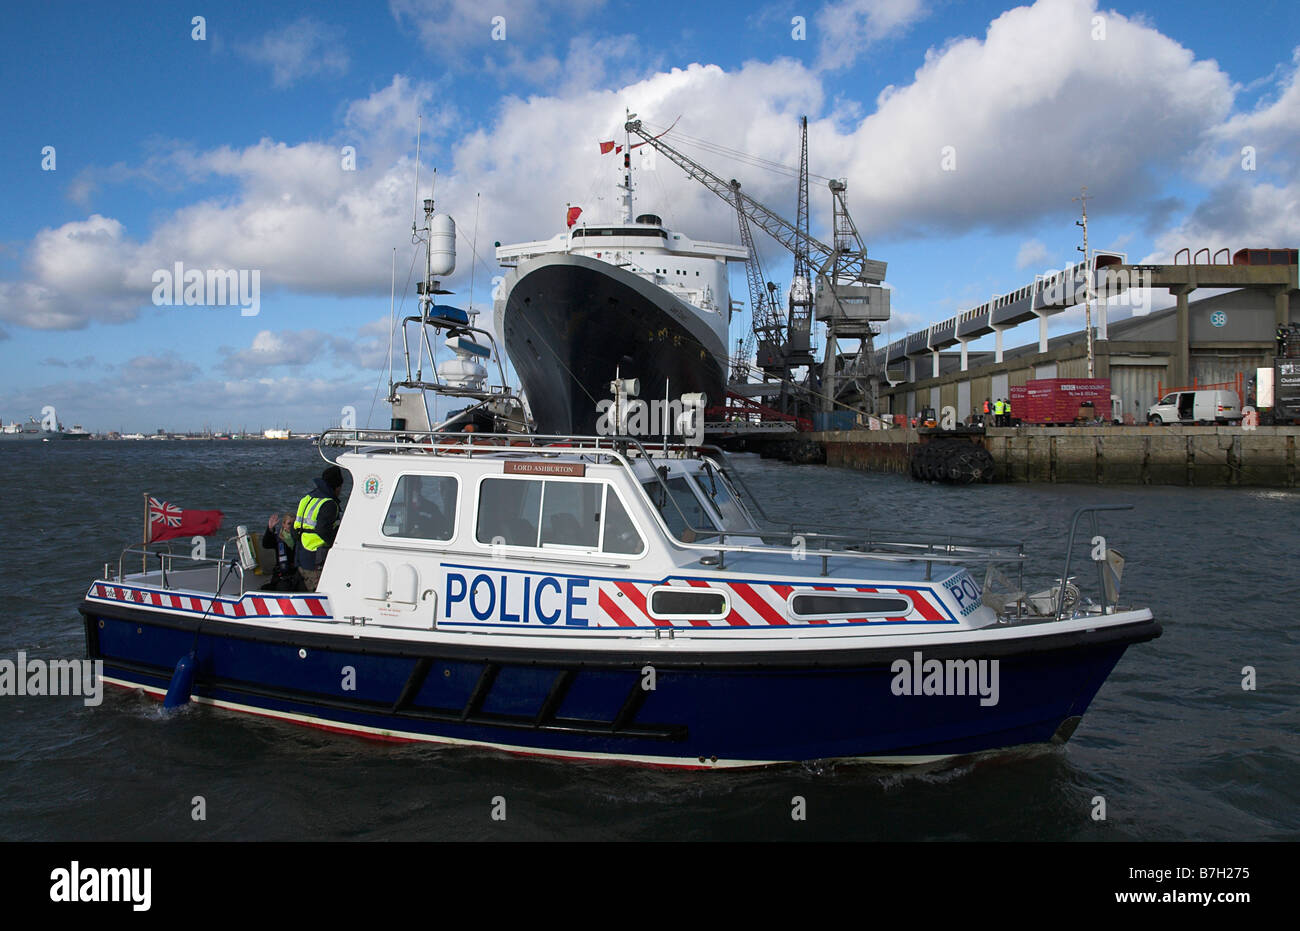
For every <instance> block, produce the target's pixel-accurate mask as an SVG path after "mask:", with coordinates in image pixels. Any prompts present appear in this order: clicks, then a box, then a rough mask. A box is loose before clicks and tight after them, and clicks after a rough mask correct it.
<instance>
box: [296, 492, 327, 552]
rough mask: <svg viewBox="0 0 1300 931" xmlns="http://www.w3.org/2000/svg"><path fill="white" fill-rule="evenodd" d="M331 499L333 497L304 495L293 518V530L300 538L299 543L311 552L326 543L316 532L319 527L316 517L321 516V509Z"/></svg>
mask: <svg viewBox="0 0 1300 931" xmlns="http://www.w3.org/2000/svg"><path fill="white" fill-rule="evenodd" d="M329 500H331V499H329V498H317V497H315V496H313V495H303V496H302V500H301V501H299V502H298V514H297V516H295V517H294V519H293V532H294V535H295V536H296V537H297V538H298V543H299V544H300V545H301V546H302V548H303V549H305V550H307V551H309V552H312V553H314V552H316V551H317V550H318V549H320V548H321V547H322V546H324V545H325V538H324V537H322V536H321V535H320V534H318V533H317V532H316V531H317V529H318V528H317V526H316V518H317V517H319V516H320V509H321V508H322V507H323V506H324V504H325V502H326V501H329Z"/></svg>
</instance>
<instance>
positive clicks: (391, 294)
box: [371, 246, 397, 410]
mask: <svg viewBox="0 0 1300 931" xmlns="http://www.w3.org/2000/svg"><path fill="white" fill-rule="evenodd" d="M396 305H397V247H396V246H394V247H393V277H392V284H391V285H390V286H389V290H388V396H389V397H390V398H391V397H392V396H393V329H394V328H395V327H396V326H397V317H396V313H397V310H396ZM371 409H372V410H373V407H372V408H371Z"/></svg>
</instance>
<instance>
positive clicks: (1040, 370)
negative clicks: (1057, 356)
mask: <svg viewBox="0 0 1300 931" xmlns="http://www.w3.org/2000/svg"><path fill="white" fill-rule="evenodd" d="M1034 377H1035V378H1055V377H1056V363H1055V362H1049V363H1047V364H1046V365H1035V366H1034ZM1066 377H1067V378H1068V377H1069V376H1066Z"/></svg>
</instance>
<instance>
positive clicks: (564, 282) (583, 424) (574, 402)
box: [494, 147, 748, 434]
mask: <svg viewBox="0 0 1300 931" xmlns="http://www.w3.org/2000/svg"><path fill="white" fill-rule="evenodd" d="M619 151H620V152H621V154H622V156H623V177H622V183H621V184H620V185H619V190H620V192H621V214H622V216H621V218H620V219H618V220H617V221H615V222H610V223H590V224H589V223H587V222H583V221H581V220H579V219H578V218H577V217H576V215H575V211H576V209H577V208H570V212H569V217H568V223H569V227H568V229H567V230H566V231H564V232H562V233H559V234H558V235H556V236H554V237H552V238H551V239H545V240H538V241H535V242H524V243H516V244H513V245H504V246H499V247H498V248H497V250H496V255H497V260H498V261H499V262H500V263H501V265H502V266H504V267H506V268H508V269H509V272H508V273H507V274H506V277H505V281H504V283H503V286H502V288H501V292H500V293H501V296H500V297H499V298H498V299H497V300H496V302H495V305H494V322H495V326H496V331H497V334H498V335H499V336H500V338H501V340H502V341H503V343H504V346H505V350H506V355H507V356H508V357H509V358H510V361H511V363H512V364H513V365H514V368H515V371H516V372H517V373H518V375H519V379H520V384H521V386H522V388H523V393H524V395H525V397H526V398H527V401H528V405H529V408H530V410H531V412H532V417H533V421H534V423H535V424H536V429H537V431H538V432H539V433H549V434H570V433H584V434H591V433H595V432H597V430H598V426H599V425H598V420H599V418H600V412H599V411H598V410H597V405H598V402H599V399H601V398H607V397H608V394H609V384H610V382H611V381H612V380H613V379H614V378H615V377H621V378H624V379H630V378H636V379H639V380H640V383H641V390H642V394H643V395H644V397H645V398H646V399H654V398H667V397H671V398H678V397H680V396H682V395H684V394H704V395H705V396H706V399H707V400H706V403H708V404H716V403H719V402H720V401H721V399H722V397H723V392H724V390H725V384H726V377H727V370H728V355H727V343H728V338H727V331H728V326H729V324H730V322H731V311H732V305H731V294H730V287H729V273H728V263H729V262H743V261H744V260H745V259H746V257H747V255H748V253H747V251H746V250H745V249H744V248H742V247H740V246H735V245H730V244H727V243H718V242H704V241H700V240H695V239H691V238H689V237H687V236H685V235H683V234H682V233H679V232H677V231H676V230H672V229H669V228H668V227H667V226H665V225H664V223H663V221H662V220H661V219H660V218H659V217H658V216H656V215H654V214H650V213H643V214H639V215H637V214H635V211H634V209H633V198H632V193H633V189H632V171H631V157H630V147H624V148H622V149H620V150H619Z"/></svg>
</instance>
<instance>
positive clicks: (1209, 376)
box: [1189, 352, 1269, 390]
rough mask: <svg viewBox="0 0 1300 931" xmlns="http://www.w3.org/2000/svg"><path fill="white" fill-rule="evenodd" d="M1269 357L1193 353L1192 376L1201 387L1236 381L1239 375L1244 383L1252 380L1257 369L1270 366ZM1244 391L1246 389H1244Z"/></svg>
mask: <svg viewBox="0 0 1300 931" xmlns="http://www.w3.org/2000/svg"><path fill="white" fill-rule="evenodd" d="M1268 359H1269V356H1268V355H1267V354H1265V353H1264V352H1250V353H1240V354H1236V355H1220V354H1218V353H1211V352H1193V353H1192V355H1191V359H1190V360H1189V361H1190V363H1191V369H1192V371H1191V375H1192V377H1193V378H1195V379H1196V383H1197V384H1199V385H1212V384H1217V383H1219V382H1232V381H1236V379H1237V373H1238V372H1240V373H1241V375H1242V381H1243V383H1244V382H1246V381H1249V380H1250V377H1251V376H1252V375H1254V374H1255V369H1257V368H1260V367H1262V366H1264V365H1267V364H1268ZM1243 390H1244V389H1243Z"/></svg>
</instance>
